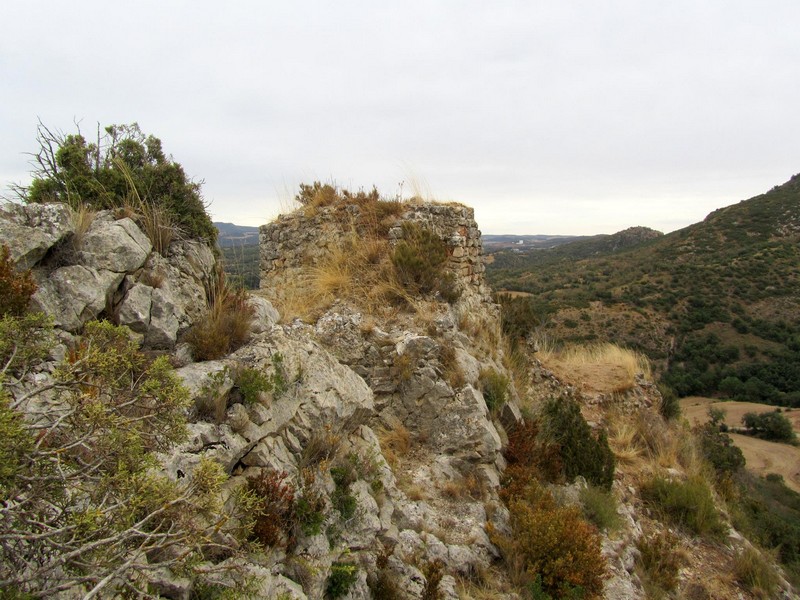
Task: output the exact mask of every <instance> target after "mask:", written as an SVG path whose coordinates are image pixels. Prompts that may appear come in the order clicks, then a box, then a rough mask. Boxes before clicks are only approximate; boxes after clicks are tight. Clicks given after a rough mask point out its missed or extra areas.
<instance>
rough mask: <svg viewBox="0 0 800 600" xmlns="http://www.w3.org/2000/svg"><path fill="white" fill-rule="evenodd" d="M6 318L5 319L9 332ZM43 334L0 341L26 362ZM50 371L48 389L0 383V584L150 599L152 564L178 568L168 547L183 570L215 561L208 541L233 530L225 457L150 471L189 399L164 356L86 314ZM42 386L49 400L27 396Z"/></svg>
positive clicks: (33, 360)
mask: <svg viewBox="0 0 800 600" xmlns="http://www.w3.org/2000/svg"><path fill="white" fill-rule="evenodd" d="M25 318H27V317H25ZM12 320H13V318H12V317H8V316H6V317H4V318H3V327H4V328H6V326H8V328H7V329H6V331H11V330H13V329H14V328H13V327H10V325H9V324H10V322H11V321H12ZM2 337H3V336H2V335H0V339H2ZM45 337H46V336H41V337H38V338H33V339H27V338H17V339H15V340H11V341H9V340H3V343H4V344H7V345H6V348H8V347H9V346H10V345H16V348H14V355H15V360H17V361H19V362H17V365H16V366H17V367H18V368H19V369H20V370H26V369H33V368H36V367H38V366H39V363H38V361H39V360H41V356H42V355H41V354H40V352H39V350H40V349H37V348H34V349H31V348H25V346H26V345H28V344H31V343H33V344H39V343H41V342H42V340H43V339H44V338H45ZM50 339H53V338H50ZM50 375H51V377H52V380H51V382H50V383H52V386H51V385H47V386H46V387H44V389H39V390H38V391H37V390H34V389H31V388H26V389H25V390H24V391H23V390H21V389H20V388H19V386H18V384H17V382H16V381H14V380H13V379H12V378H11V377H8V378H7V379H5V380H0V465H2V468H0V488H1V489H0V495H2V498H3V518H2V519H0V539H2V540H3V543H2V549H0V581H2V582H3V583H2V587H4V588H6V589H17V590H19V591H20V592H26V593H31V594H33V595H34V596H36V597H55V596H57V595H58V594H59V592H61V591H63V590H67V589H80V586H89V587H87V588H85V589H86V590H88V589H91V587H95V586H96V587H95V592H96V593H97V594H98V595H99V596H101V597H116V596H121V595H128V594H129V595H131V596H145V595H147V593H148V591H149V590H148V573H151V572H152V571H150V570H149V568H150V567H152V569H160V568H167V567H168V566H169V567H173V566H176V558H177V555H176V554H174V552H173V550H174V549H175V548H180V562H179V563H178V565H177V566H178V567H180V568H181V569H182V572H184V573H186V574H187V575H192V574H194V568H195V566H196V565H199V564H200V563H204V566H203V570H206V566H208V567H209V568H210V569H212V570H213V569H214V568H215V567H214V566H213V565H208V563H205V562H204V551H205V549H206V548H208V541H209V539H211V538H212V536H215V535H218V534H220V533H222V534H223V535H227V534H228V533H229V532H231V529H230V527H229V526H228V525H226V523H228V522H229V520H230V513H226V512H225V511H224V510H223V508H222V499H221V496H220V493H221V489H220V488H221V486H222V483H223V481H224V480H225V477H226V476H225V473H224V471H223V469H222V467H221V465H219V464H218V463H215V462H214V461H212V460H209V459H201V461H200V462H199V463H198V464H197V465H195V467H194V469H193V470H192V472H191V473H187V474H186V475H187V477H185V478H183V479H179V480H178V481H171V480H169V479H168V478H166V477H165V476H162V475H160V474H159V472H158V470H157V469H156V468H155V467H156V466H157V465H158V464H159V463H158V458H157V453H163V452H169V451H170V450H171V448H172V447H173V446H174V445H175V444H177V443H180V442H182V441H183V440H184V439H185V435H186V414H187V409H188V407H189V405H190V402H191V400H190V397H189V392H188V390H187V389H186V388H185V387H184V386H183V384H182V383H181V380H180V378H179V377H178V376H177V375H176V374H175V372H174V370H173V369H172V368H171V366H170V365H169V362H168V358H167V357H166V356H159V357H156V358H155V359H154V358H152V357H148V356H146V355H144V354H143V353H141V352H140V351H139V349H138V344H137V343H136V342H135V341H133V340H132V339H131V336H130V331H129V330H128V329H126V328H123V327H115V326H113V325H111V324H110V323H106V322H104V323H98V322H89V323H87V324H86V325H85V327H84V333H83V336H81V337H80V338H77V339H76V340H75V342H74V343H73V344H72V345H71V347H70V348H69V351H68V353H67V356H66V358H65V359H64V360H63V361H62V362H61V363H60V364H59V365H58V366H57V367H56V368H55V369H53V370H51V371H50ZM20 392H24V395H23V393H20ZM45 392H46V393H48V394H52V395H49V396H48V400H47V401H46V403H45V404H35V405H33V406H31V405H30V404H29V403H39V402H41V397H40V395H39V394H40V393H45ZM12 398H14V400H13V401H12ZM12 402H13V404H12ZM41 406H47V407H48V410H47V414H46V418H44V419H42V418H41V417H40V418H39V419H38V420H37V421H35V422H34V421H32V420H30V419H27V418H25V417H24V416H23V413H25V412H27V411H26V408H31V409H32V410H31V411H30V412H28V415H29V416H30V415H34V414H39V415H41V414H42V411H41ZM232 501H233V502H235V499H232ZM234 516H235V517H236V519H234V520H238V515H236V512H235V511H234ZM43 533H44V535H43ZM232 533H235V532H232ZM31 540H35V541H36V543H31ZM131 552H134V554H131ZM230 552H231V553H235V551H234V550H233V549H231V550H230ZM136 556H147V562H148V570H140V569H138V568H137V567H131V566H130V562H129V559H130V558H131V557H136ZM206 572H207V570H206ZM32 573H35V574H36V576H35V577H32V576H31V574H32Z"/></svg>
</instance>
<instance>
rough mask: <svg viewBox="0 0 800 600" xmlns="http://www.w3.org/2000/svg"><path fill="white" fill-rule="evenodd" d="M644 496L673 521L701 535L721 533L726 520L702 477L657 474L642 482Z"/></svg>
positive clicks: (645, 499)
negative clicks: (682, 478)
mask: <svg viewBox="0 0 800 600" xmlns="http://www.w3.org/2000/svg"><path fill="white" fill-rule="evenodd" d="M641 492H642V498H643V499H644V501H645V502H646V503H647V504H648V505H649V506H651V507H652V508H653V509H654V510H656V511H657V512H659V513H661V515H662V516H663V518H666V519H667V520H668V521H670V522H671V523H674V524H675V525H678V526H680V527H684V528H686V529H687V530H689V531H691V532H692V533H696V534H698V535H709V536H720V535H722V534H723V533H724V532H725V530H726V527H725V524H724V523H723V522H722V519H721V518H720V516H719V513H718V512H717V509H716V507H715V506H714V500H713V499H712V497H711V491H710V490H709V488H708V484H707V483H706V482H705V481H703V480H702V479H690V480H689V481H685V482H682V481H670V480H668V479H664V478H662V477H656V478H654V479H652V480H651V481H650V482H648V483H647V484H645V485H643V486H642V489H641Z"/></svg>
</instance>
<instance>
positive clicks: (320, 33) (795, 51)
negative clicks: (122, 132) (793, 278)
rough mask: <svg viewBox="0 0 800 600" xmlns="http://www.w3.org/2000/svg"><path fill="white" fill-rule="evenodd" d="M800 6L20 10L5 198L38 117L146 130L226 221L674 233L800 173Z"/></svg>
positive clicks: (765, 0) (7, 30)
mask: <svg viewBox="0 0 800 600" xmlns="http://www.w3.org/2000/svg"><path fill="white" fill-rule="evenodd" d="M798 23H800V1H798V0H787V1H771V0H760V1H755V0H753V1H748V2H743V1H736V0H704V1H698V0H691V1H670V2H664V1H658V2H656V1H646V0H631V1H627V2H625V1H613V0H608V1H601V0H597V1H592V0H582V1H575V0H573V1H568V0H567V1H565V0H552V1H547V2H543V1H535V0H528V1H520V2H511V1H497V0H496V1H493V2H485V1H472V0H468V1H467V0H461V1H452V2H449V1H448V2H445V1H441V2H439V1H435V0H424V1H410V2H409V1H404V2H381V1H378V0H371V1H364V2H349V1H345V0H339V1H337V2H306V1H296V0H290V1H287V0H282V1H280V2H272V1H267V2H264V1H262V2H228V3H222V2H214V3H211V2H205V1H197V0H193V1H186V2H172V1H169V0H159V1H158V2H141V1H139V2H124V3H123V2H114V1H111V0H103V1H102V2H86V1H77V2H64V1H63V0H61V1H58V2H54V1H42V0H37V1H32V0H25V1H16V0H4V2H3V5H2V9H0V124H1V126H2V130H1V131H2V134H1V135H0V188H3V189H5V188H6V187H7V185H8V184H9V183H11V182H17V183H25V182H26V181H28V180H29V176H28V170H29V165H28V162H27V161H28V157H27V156H26V155H25V154H24V153H25V152H31V151H34V150H35V149H36V144H35V133H36V125H37V119H41V120H42V122H43V123H45V124H46V125H48V126H49V127H51V128H56V129H61V130H63V131H65V132H71V131H73V130H74V125H73V122H74V121H79V122H80V123H81V127H82V128H83V129H84V131H87V132H92V131H94V130H95V129H96V126H97V123H98V122H99V123H100V124H102V125H108V124H111V123H130V122H133V121H136V122H138V123H139V125H140V126H141V128H142V129H143V130H144V131H145V132H146V133H152V134H154V135H156V136H157V137H159V138H161V140H162V141H163V144H164V149H165V150H166V151H167V152H168V153H170V154H172V155H173V157H174V158H175V160H177V161H178V162H180V163H181V164H183V166H184V168H185V169H186V171H187V173H188V174H189V175H190V176H192V177H194V178H196V179H203V180H205V185H204V187H203V190H204V195H205V198H206V200H207V201H209V202H210V203H211V205H210V212H211V214H212V216H213V217H214V219H215V220H218V221H230V222H234V223H238V224H241V225H260V224H263V223H265V222H267V221H268V220H270V219H271V218H272V217H274V216H275V215H277V214H278V213H280V212H282V211H284V212H285V211H286V210H287V208H288V207H289V206H290V200H291V198H292V196H293V195H294V193H295V191H296V190H297V186H298V184H299V183H300V182H310V181H313V180H315V179H319V180H323V181H330V180H333V181H335V182H336V183H338V184H340V185H342V186H345V187H350V188H358V187H366V188H371V186H372V185H373V184H374V185H376V186H378V188H379V190H381V192H382V193H383V194H385V195H387V196H394V195H396V194H398V193H399V192H400V189H401V188H400V185H399V184H400V182H404V184H403V186H402V192H403V194H404V195H405V196H406V197H407V196H409V195H410V194H411V193H413V191H414V190H415V188H416V189H421V190H422V191H423V192H425V193H428V194H430V195H432V196H433V197H434V198H436V199H438V200H457V201H460V202H464V203H466V204H469V205H471V206H473V207H475V212H476V217H477V219H478V223H479V225H480V227H481V229H482V230H483V232H484V233H520V234H522V233H528V234H534V233H550V234H591V233H612V232H614V231H618V230H620V229H624V228H626V227H630V226H634V225H646V226H649V227H653V228H656V229H660V230H662V231H671V230H674V229H677V228H680V227H684V226H686V225H688V224H690V223H693V222H697V221H699V220H701V219H702V218H703V217H705V215H706V214H708V213H709V212H710V211H712V210H714V209H715V208H719V207H721V206H725V205H728V204H732V203H734V202H737V201H739V200H742V199H746V198H749V197H751V196H754V195H756V194H759V193H761V192H764V191H766V190H768V189H769V188H771V187H772V186H774V185H777V184H779V183H782V182H784V181H786V180H788V179H789V177H790V176H791V175H793V174H794V173H796V172H798V171H800V35H799V34H798Z"/></svg>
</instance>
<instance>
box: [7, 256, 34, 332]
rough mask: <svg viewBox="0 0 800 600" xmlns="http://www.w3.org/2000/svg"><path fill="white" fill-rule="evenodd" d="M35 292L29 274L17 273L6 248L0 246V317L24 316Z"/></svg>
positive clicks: (24, 272) (25, 272)
mask: <svg viewBox="0 0 800 600" xmlns="http://www.w3.org/2000/svg"><path fill="white" fill-rule="evenodd" d="M35 291H36V283H35V282H34V281H33V276H32V275H31V272H30V271H22V272H19V271H17V270H16V268H15V267H14V261H12V260H11V251H10V250H9V249H8V246H6V245H5V244H3V245H2V246H0V317H4V316H6V315H10V316H12V317H19V316H21V315H22V314H24V313H25V311H27V309H28V303H29V302H30V299H31V296H33V293H34V292H35Z"/></svg>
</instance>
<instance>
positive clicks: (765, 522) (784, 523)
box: [733, 471, 800, 582]
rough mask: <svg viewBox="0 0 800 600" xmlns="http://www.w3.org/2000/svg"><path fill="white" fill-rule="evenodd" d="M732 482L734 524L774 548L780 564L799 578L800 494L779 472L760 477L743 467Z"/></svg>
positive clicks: (749, 537) (798, 579)
mask: <svg viewBox="0 0 800 600" xmlns="http://www.w3.org/2000/svg"><path fill="white" fill-rule="evenodd" d="M736 482H737V483H738V484H739V501H738V502H737V503H736V505H735V507H734V508H735V509H736V510H735V511H734V512H733V517H734V519H735V520H734V523H735V526H736V528H737V529H739V530H740V531H742V532H743V533H744V534H745V535H747V537H748V539H750V540H752V541H754V542H756V543H758V544H759V545H761V546H763V547H765V548H775V549H777V552H778V559H779V560H780V561H781V564H783V566H784V567H785V568H786V569H787V571H788V572H789V573H790V574H791V576H792V578H793V580H794V581H795V582H797V581H800V494H798V493H797V492H795V491H794V490H791V489H790V488H788V487H787V486H786V484H785V483H784V481H783V478H782V477H780V476H774V475H769V476H767V477H764V478H761V477H756V476H755V475H752V474H751V473H749V472H747V471H744V472H742V473H740V474H739V476H738V477H737V478H736Z"/></svg>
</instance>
